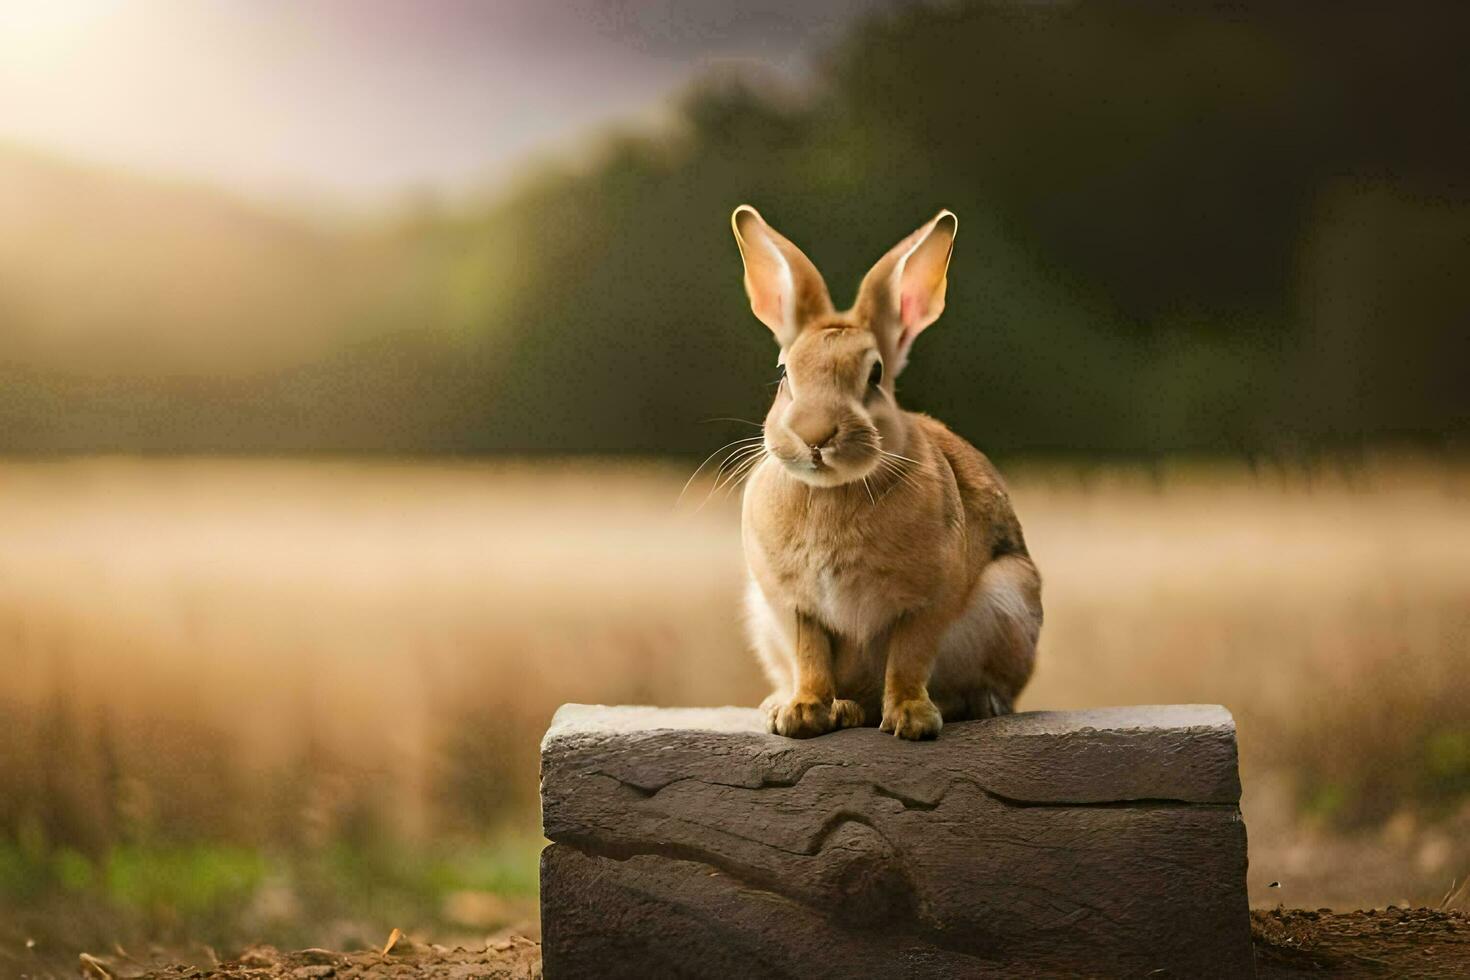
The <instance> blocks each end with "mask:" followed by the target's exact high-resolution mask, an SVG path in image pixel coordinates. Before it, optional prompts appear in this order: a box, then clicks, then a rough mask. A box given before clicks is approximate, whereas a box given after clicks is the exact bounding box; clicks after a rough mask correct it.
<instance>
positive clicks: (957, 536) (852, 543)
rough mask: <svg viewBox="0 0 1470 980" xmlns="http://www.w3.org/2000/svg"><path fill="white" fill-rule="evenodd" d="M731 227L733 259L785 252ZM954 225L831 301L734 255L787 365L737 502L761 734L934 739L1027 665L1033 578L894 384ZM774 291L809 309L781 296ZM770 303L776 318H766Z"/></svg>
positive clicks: (1007, 700)
mask: <svg viewBox="0 0 1470 980" xmlns="http://www.w3.org/2000/svg"><path fill="white" fill-rule="evenodd" d="M946 216H947V217H946ZM735 227H736V235H737V239H739V240H740V243H741V251H742V254H751V253H754V252H756V251H758V250H761V249H764V254H767V255H772V254H780V255H791V254H792V253H793V252H794V253H795V254H796V255H800V251H799V250H797V249H796V247H795V246H794V245H791V243H790V242H788V241H786V240H785V239H784V238H779V236H776V234H775V232H774V231H771V230H770V229H769V226H766V225H765V223H764V222H763V221H761V220H760V218H759V215H756V214H755V212H754V211H753V210H752V209H748V208H742V209H741V210H739V211H737V212H736V218H735ZM953 229H954V224H953V216H952V215H948V212H941V214H940V215H939V216H938V217H936V218H935V219H934V220H933V221H931V222H929V223H928V224H927V225H926V226H925V227H923V228H921V229H919V231H918V232H915V234H914V235H912V236H910V237H909V238H907V239H905V240H904V241H903V242H901V243H899V245H898V246H897V247H896V248H895V249H894V250H893V251H891V252H890V253H889V254H888V255H886V256H884V258H883V259H882V260H880V261H879V263H878V264H877V265H876V266H875V267H874V270H873V271H872V272H870V273H869V275H868V276H867V277H866V278H865V279H864V282H863V287H862V289H861V290H860V292H859V297H858V301H857V302H856V303H855V304H854V307H853V309H852V310H850V311H848V312H846V313H840V314H839V313H833V312H831V307H830V303H822V302H812V301H811V300H810V297H812V296H814V295H816V294H817V290H818V288H820V296H821V297H823V298H825V296H826V287H825V284H822V283H821V281H820V277H818V276H817V273H816V270H815V268H813V267H811V266H810V263H809V262H805V261H802V262H796V263H793V264H791V265H789V266H787V267H785V268H781V267H779V266H778V267H777V268H776V269H775V271H774V272H772V271H771V270H770V269H769V268H768V269H764V270H761V269H753V268H752V266H751V264H750V263H749V261H747V269H746V281H747V288H748V289H749V290H750V292H751V296H752V305H753V307H755V308H756V309H757V313H758V315H760V313H761V311H762V309H764V311H765V312H766V313H767V315H766V316H762V319H763V320H766V322H767V324H768V325H769V326H771V329H772V331H773V332H774V333H775V334H776V335H777V338H778V339H779V340H782V355H781V360H782V363H783V365H784V366H785V369H786V375H785V378H784V380H783V381H782V383H781V385H780V386H779V388H778V390H777V394H776V397H775V400H774V402H773V404H772V405H771V409H770V412H769V413H768V415H767V417H766V422H765V426H764V446H765V450H766V454H765V457H764V458H763V459H762V461H761V462H760V463H759V464H757V465H756V466H755V468H754V470H753V471H752V473H751V476H750V479H749V481H748V483H747V485H746V489H745V498H744V507H743V540H744V547H745V555H746V561H747V565H748V567H749V571H750V576H751V586H750V589H749V592H748V607H749V608H748V612H749V619H750V628H751V634H752V639H753V642H754V645H755V647H756V650H757V652H758V654H759V655H760V657H761V660H762V662H763V664H764V665H765V667H766V670H767V673H768V674H769V675H770V677H771V680H772V682H773V684H774V685H775V688H776V690H775V692H774V693H773V694H772V695H771V697H770V698H768V699H767V700H766V703H765V707H766V709H767V712H768V717H769V719H770V725H771V730H772V731H775V732H779V733H781V734H785V735H793V736H809V735H818V734H822V733H823V732H826V731H831V730H833V729H835V728H839V727H847V726H850V725H857V724H864V723H867V724H874V723H879V722H880V720H881V727H883V728H884V729H885V730H887V731H892V732H894V733H895V734H897V735H899V736H901V737H905V738H925V737H932V736H934V735H936V734H938V732H939V728H940V726H941V724H942V720H943V719H948V720H955V719H959V718H972V717H988V716H990V715H995V714H1003V713H1006V712H1009V711H1010V710H1011V707H1012V705H1013V704H1014V702H1015V699H1016V697H1017V696H1018V695H1019V694H1020V692H1021V689H1022V688H1023V687H1024V686H1025V684H1026V681H1027V680H1028V679H1029V678H1030V676H1031V670H1032V665H1033V662H1034V659H1035V652H1036V642H1037V637H1038V634H1039V632H1040V627H1041V619H1042V611H1041V581H1040V576H1039V575H1038V573H1037V571H1036V568H1035V566H1034V565H1033V564H1032V562H1031V560H1030V557H1029V556H1028V555H1027V552H1026V543H1025V538H1024V536H1023V535H1022V533H1021V526H1020V523H1019V521H1017V519H1016V516H1015V513H1014V511H1013V510H1012V509H1011V505H1010V500H1009V498H1008V496H1007V494H1006V490H1005V486H1004V484H1003V482H1002V481H1001V478H1000V476H999V474H998V473H997V472H996V470H995V468H994V467H993V466H992V465H991V464H990V461H989V460H988V459H986V458H985V456H984V455H982V454H981V453H980V452H979V451H978V450H976V449H975V448H974V447H972V446H971V445H970V444H969V443H967V442H965V440H963V439H961V438H960V437H959V436H957V435H955V434H954V433H953V432H951V431H950V430H949V429H947V428H945V426H944V425H943V424H941V423H940V422H938V421H936V420H934V419H931V418H929V417H927V416H924V415H919V414H916V413H912V412H906V411H903V410H902V409H900V408H899V406H898V403H897V401H896V400H895V397H894V391H893V380H894V376H895V375H896V374H897V373H898V370H900V369H901V368H902V365H903V362H904V360H905V359H906V355H907V352H908V346H909V344H911V343H912V341H913V338H914V336H915V335H917V333H918V332H920V331H922V330H923V329H924V328H925V327H926V326H928V324H929V323H931V322H933V320H934V318H935V317H937V316H938V312H939V310H940V309H942V308H943V294H944V275H945V267H947V265H948V257H949V248H948V246H949V241H950V240H952V238H953ZM764 234H769V235H771V236H774V238H779V244H778V245H775V246H772V245H769V244H767V243H766V242H765V241H763V240H762V239H761V238H760V236H762V235H764ZM935 236H941V237H940V238H939V239H937V240H936V238H935ZM943 236H947V238H945V237H943ZM915 257H917V260H916V258H915ZM802 258H803V259H804V258H805V257H804V256H803V257H802ZM813 277H816V279H815V281H813ZM789 289H795V290H796V292H797V295H800V296H803V297H806V299H804V301H803V302H802V303H801V304H799V307H800V308H803V309H805V310H808V311H811V312H809V313H807V314H802V313H801V312H799V311H798V310H797V309H794V307H797V306H798V304H792V303H786V304H785V306H784V307H783V306H782V303H781V300H782V296H783V292H782V291H783V290H789ZM783 308H784V310H785V312H786V318H785V319H782V318H781V317H780V316H779V315H774V316H773V315H771V314H770V311H772V310H777V311H780V310H782V309H783ZM773 321H774V322H773ZM875 362H881V363H882V364H883V365H884V367H883V371H882V378H881V380H880V381H879V383H878V384H876V385H874V384H871V383H870V381H871V379H872V372H873V371H874V368H873V365H874V363H875ZM890 366H891V367H892V370H889V368H890Z"/></svg>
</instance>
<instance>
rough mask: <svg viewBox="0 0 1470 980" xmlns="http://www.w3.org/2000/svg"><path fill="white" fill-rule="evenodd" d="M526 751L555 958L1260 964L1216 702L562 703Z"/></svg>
mask: <svg viewBox="0 0 1470 980" xmlns="http://www.w3.org/2000/svg"><path fill="white" fill-rule="evenodd" d="M541 758H542V763H541V771H542V781H541V796H542V813H543V819H544V824H545V832H546V836H547V837H548V838H550V839H551V840H552V842H553V843H552V844H551V845H550V846H548V847H547V849H546V851H545V852H544V853H543V855H542V865H541V904H542V935H543V956H544V960H545V970H546V976H547V977H548V978H551V980H557V978H560V977H622V976H628V977H665V976H667V977H722V978H723V977H802V978H812V977H823V976H844V977H848V976H854V975H858V976H863V977H931V976H932V977H966V976H977V977H978V976H992V975H993V976H1000V975H1006V976H1009V977H1015V976H1021V977H1026V976H1038V977H1039V976H1058V975H1063V976H1066V975H1079V974H1080V975H1087V976H1153V977H1166V976H1178V977H1213V976H1219V977H1248V976H1250V975H1251V971H1252V954H1251V942H1250V923H1249V915H1248V910H1247V903H1246V892H1245V869H1246V858H1245V854H1246V851H1245V825H1244V824H1243V823H1242V822H1241V819H1240V811H1239V807H1238V803H1239V799H1240V782H1239V777H1238V775H1237V768H1236V751H1235V726H1234V722H1233V721H1232V720H1231V717H1230V715H1229V713H1228V712H1227V711H1225V709H1224V708H1221V707H1217V706H1206V705H1170V706H1161V707H1134V708H1104V709H1095V710H1090V711H1072V712H1034V713H1027V714H1019V715H1011V716H1009V717H1004V718H995V719H990V720H986V721H975V722H961V723H957V724H952V725H947V726H945V729H944V733H943V734H942V735H941V736H940V738H939V739H938V740H937V741H934V742H921V743H914V742H904V741H901V740H899V739H896V738H894V737H892V736H890V735H886V734H883V733H881V732H879V731H877V730H875V729H871V728H867V729H852V730H848V731H842V732H836V733H833V734H831V735H826V736H823V737H821V738H816V739H810V740H805V741H796V740H792V739H787V738H782V737H780V736H776V735H769V734H766V733H765V731H764V725H763V723H762V720H761V718H760V716H759V715H758V714H757V712H755V711H754V710H749V709H741V708H713V709H657V708H634V707H616V708H609V707H596V706H588V705H567V706H565V707H563V708H562V709H561V710H560V711H558V712H557V715H556V717H555V719H553V721H552V725H551V728H550V730H549V731H548V732H547V734H546V738H545V740H544V741H543V742H542V746H541Z"/></svg>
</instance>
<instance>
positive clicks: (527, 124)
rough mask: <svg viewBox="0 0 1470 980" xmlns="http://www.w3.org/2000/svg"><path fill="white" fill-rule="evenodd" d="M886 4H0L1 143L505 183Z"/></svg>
mask: <svg viewBox="0 0 1470 980" xmlns="http://www.w3.org/2000/svg"><path fill="white" fill-rule="evenodd" d="M889 2H890V0H818V2H811V0H802V2H796V0H754V2H746V3H724V2H719V0H651V2H645V3H638V2H633V0H613V2H598V0H567V2H554V0H541V2H538V0H480V2H476V0H3V2H0V140H8V141H13V142H18V143H23V144H26V145H30V146H36V147H40V148H43V149H47V150H52V151H58V152H60V153H63V154H65V155H68V156H72V157H78V158H83V159H88V160H100V161H106V162H109V163H115V164H122V165H125V166H128V167H130V168H133V169H138V170H144V171H148V172H153V173H163V174H169V175H182V176H186V177H191V178H203V179H206V180H210V181H213V182H216V183H222V184H226V185H229V186H232V187H235V188H238V189H242V190H247V191H251V192H262V191H263V192H267V193H270V192H278V191H286V192H292V193H300V192H303V191H310V190H313V189H316V190H321V191H328V192H331V193H333V194H338V195H348V196H362V195H365V194H368V195H370V194H373V193H376V192H380V191H391V190H396V189H401V188H404V187H409V186H415V185H423V184H444V183H450V184H460V183H463V182H466V181H470V180H479V179H493V178H495V177H496V176H498V175H501V174H503V173H505V172H506V170H507V169H509V168H510V167H511V166H512V165H513V164H514V163H515V162H516V161H517V160H520V159H523V158H525V157H526V156H527V155H528V154H530V153H534V152H537V151H540V150H543V149H556V148H559V147H562V146H567V145H570V144H571V142H572V141H573V139H574V138H575V136H576V135H578V134H580V133H582V132H584V131H586V130H587V128H588V127H589V126H596V125H598V124H603V123H607V122H609V121H612V120H617V119H621V118H627V117H633V116H638V115H640V114H643V113H647V112H649V111H651V110H652V108H653V107H655V106H657V105H658V104H659V102H660V99H661V97H663V96H666V95H667V94H669V93H670V92H671V91H674V90H676V89H678V87H679V86H681V85H682V84H684V83H685V82H687V81H688V80H689V79H690V78H691V77H693V76H694V75H696V74H698V73H699V72H700V71H701V70H702V69H704V68H705V67H707V66H709V65H711V64H713V63H717V62H721V61H726V60H742V61H748V60H755V61H760V62H763V63H766V64H768V65H769V66H771V67H773V68H776V69H777V70H780V71H783V72H786V73H795V74H799V73H800V71H801V70H802V67H803V65H804V63H805V59H806V57H807V55H808V54H809V53H811V52H813V51H816V50H820V49H821V48H822V47H823V46H824V45H825V44H827V43H828V42H830V41H831V40H832V39H833V38H835V37H836V36H838V35H839V34H840V31H841V28H842V27H843V26H844V25H845V23H846V22H847V21H848V20H849V19H850V18H851V17H852V16H853V15H854V14H855V13H857V12H860V11H863V10H866V9H872V8H877V7H883V6H887V5H888V4H889Z"/></svg>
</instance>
